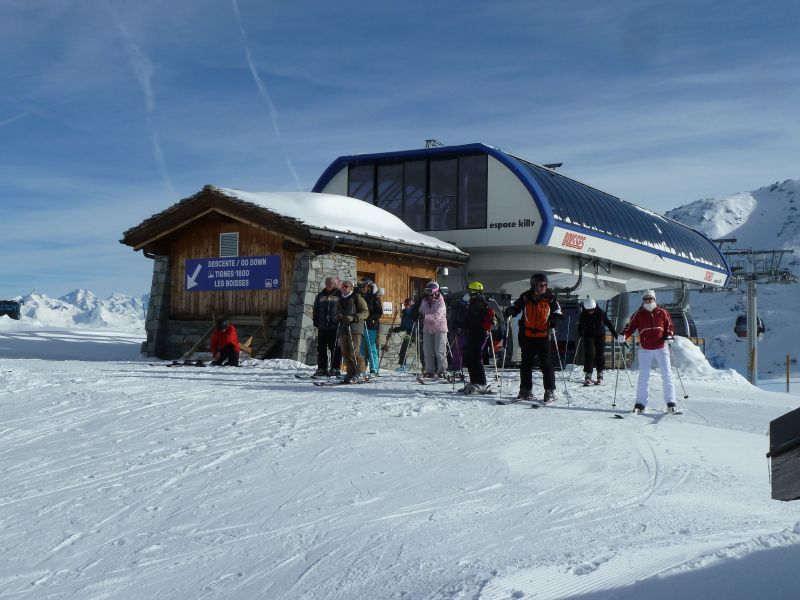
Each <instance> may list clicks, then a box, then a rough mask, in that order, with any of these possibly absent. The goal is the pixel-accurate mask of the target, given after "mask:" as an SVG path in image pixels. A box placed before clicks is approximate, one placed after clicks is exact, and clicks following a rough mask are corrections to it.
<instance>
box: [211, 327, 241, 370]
mask: <svg viewBox="0 0 800 600" xmlns="http://www.w3.org/2000/svg"><path fill="white" fill-rule="evenodd" d="M239 351H240V347H239V336H238V334H237V333H236V327H234V325H233V323H229V322H228V319H217V323H216V327H215V329H214V332H213V333H212V334H211V355H212V356H213V357H214V360H213V361H211V364H212V365H215V366H218V367H221V366H224V365H225V364H228V365H229V366H231V367H238V366H239Z"/></svg>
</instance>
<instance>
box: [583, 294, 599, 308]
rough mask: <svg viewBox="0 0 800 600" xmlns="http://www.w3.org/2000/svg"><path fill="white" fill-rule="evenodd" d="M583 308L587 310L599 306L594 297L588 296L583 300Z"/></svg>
mask: <svg viewBox="0 0 800 600" xmlns="http://www.w3.org/2000/svg"><path fill="white" fill-rule="evenodd" d="M583 308H584V309H586V310H592V309H594V308H597V302H595V301H594V298H591V297H589V298H586V300H584V301H583Z"/></svg>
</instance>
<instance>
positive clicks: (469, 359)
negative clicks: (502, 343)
mask: <svg viewBox="0 0 800 600" xmlns="http://www.w3.org/2000/svg"><path fill="white" fill-rule="evenodd" d="M467 293H468V294H469V303H468V305H467V310H466V319H465V325H464V333H465V334H466V340H465V342H464V364H465V365H466V366H467V370H468V371H469V383H468V384H467V385H466V386H464V389H463V390H461V391H462V392H464V393H465V394H485V393H487V392H488V391H489V388H488V386H487V385H486V372H485V371H484V370H483V349H484V348H485V347H486V342H487V341H488V340H489V331H490V330H491V329H492V323H493V321H494V310H493V309H492V307H491V306H489V303H488V302H487V301H486V298H485V297H484V295H483V284H482V283H481V282H479V281H473V282H472V283H470V284H469V286H468V287H467Z"/></svg>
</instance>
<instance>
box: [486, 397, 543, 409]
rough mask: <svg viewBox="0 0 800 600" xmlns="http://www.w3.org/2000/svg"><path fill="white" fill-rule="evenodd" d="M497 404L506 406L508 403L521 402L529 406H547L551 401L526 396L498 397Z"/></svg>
mask: <svg viewBox="0 0 800 600" xmlns="http://www.w3.org/2000/svg"><path fill="white" fill-rule="evenodd" d="M497 404H500V405H501V406H508V405H509V404H522V405H525V406H530V407H531V408H541V407H543V406H547V405H548V404H552V402H547V403H545V402H542V401H541V400H536V399H533V398H531V399H528V398H498V399H497Z"/></svg>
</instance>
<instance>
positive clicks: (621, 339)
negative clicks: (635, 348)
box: [617, 333, 625, 344]
mask: <svg viewBox="0 0 800 600" xmlns="http://www.w3.org/2000/svg"><path fill="white" fill-rule="evenodd" d="M617 342H619V343H620V344H624V343H625V336H624V335H622V334H621V333H620V334H619V335H618V336H617Z"/></svg>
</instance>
